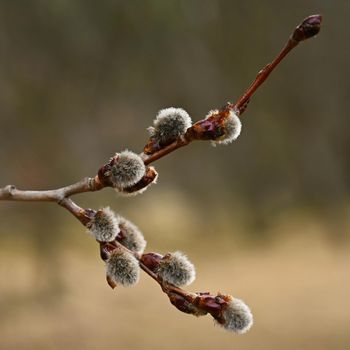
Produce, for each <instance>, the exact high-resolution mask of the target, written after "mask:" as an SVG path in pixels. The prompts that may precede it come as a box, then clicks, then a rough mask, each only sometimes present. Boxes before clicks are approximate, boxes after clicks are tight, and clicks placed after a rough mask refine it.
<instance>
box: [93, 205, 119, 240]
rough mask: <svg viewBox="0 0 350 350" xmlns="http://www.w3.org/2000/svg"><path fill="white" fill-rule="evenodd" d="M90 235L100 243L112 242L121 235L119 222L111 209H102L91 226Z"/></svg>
mask: <svg viewBox="0 0 350 350" xmlns="http://www.w3.org/2000/svg"><path fill="white" fill-rule="evenodd" d="M89 233H90V234H91V235H92V236H93V237H95V239H97V240H98V241H100V242H111V241H113V240H114V239H115V238H116V237H117V235H118V233H119V220H118V219H117V217H116V216H115V214H114V212H113V211H112V210H111V209H110V208H109V207H106V208H102V209H100V210H99V211H98V212H97V213H96V214H95V216H94V218H93V219H92V220H91V222H90V224H89Z"/></svg>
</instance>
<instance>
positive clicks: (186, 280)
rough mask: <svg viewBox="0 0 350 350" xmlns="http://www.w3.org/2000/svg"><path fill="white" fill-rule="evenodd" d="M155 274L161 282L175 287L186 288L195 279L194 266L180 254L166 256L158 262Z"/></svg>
mask: <svg viewBox="0 0 350 350" xmlns="http://www.w3.org/2000/svg"><path fill="white" fill-rule="evenodd" d="M157 274H158V276H159V277H160V278H162V279H163V281H165V282H167V283H171V284H173V285H174V286H177V287H181V286H187V285H189V284H191V283H192V282H193V281H194V280H195V278H196V270H195V267H194V265H193V264H192V263H191V262H190V261H189V260H188V258H187V257H186V255H184V254H183V253H181V252H175V253H170V254H166V255H165V256H164V257H163V259H162V260H161V261H160V262H159V266H158V269H157Z"/></svg>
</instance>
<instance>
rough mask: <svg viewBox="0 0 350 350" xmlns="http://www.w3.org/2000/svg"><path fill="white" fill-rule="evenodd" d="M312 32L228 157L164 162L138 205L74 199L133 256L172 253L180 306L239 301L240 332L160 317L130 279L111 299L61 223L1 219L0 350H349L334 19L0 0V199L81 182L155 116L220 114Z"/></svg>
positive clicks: (338, 7) (162, 301) (220, 8)
mask: <svg viewBox="0 0 350 350" xmlns="http://www.w3.org/2000/svg"><path fill="white" fill-rule="evenodd" d="M315 13H321V14H323V16H324V25H323V28H322V30H321V34H320V35H319V36H318V37H317V38H316V39H312V40H310V41H309V42H307V43H302V44H301V45H300V46H299V47H298V48H297V49H295V51H293V52H292V54H291V55H290V56H289V57H288V58H287V60H286V61H284V62H283V64H282V65H281V66H280V67H279V68H278V69H277V71H275V72H274V73H273V74H272V76H271V77H270V79H269V80H268V81H267V82H266V83H265V84H264V86H263V88H262V89H261V90H259V91H258V93H257V94H256V96H254V98H253V100H252V101H251V104H250V105H249V107H248V110H247V112H246V113H245V114H244V116H243V120H242V121H243V132H242V135H241V137H240V138H239V139H238V141H237V142H235V143H234V144H232V145H229V146H219V147H216V148H214V147H211V146H210V144H209V143H204V142H198V143H194V144H191V145H190V146H189V147H186V148H183V149H180V150H178V151H177V152H175V153H173V154H171V155H169V156H168V157H165V158H164V159H162V160H160V161H159V162H157V163H156V164H155V165H156V168H157V170H158V171H159V173H160V177H159V181H158V184H157V185H156V186H154V187H152V188H151V189H150V190H148V191H147V192H146V193H145V194H143V195H142V196H137V197H134V198H119V197H117V196H116V194H115V193H114V192H113V191H112V190H104V191H101V192H98V193H93V194H92V193H90V194H82V195H79V196H76V197H75V200H76V201H77V203H78V204H79V205H81V206H84V207H90V208H95V209H96V208H99V207H102V206H107V205H109V206H111V208H112V209H114V210H115V211H117V212H118V213H120V214H122V215H123V216H125V217H127V218H128V219H130V220H132V221H133V222H134V223H136V224H137V225H138V226H139V227H140V228H141V229H142V230H143V232H144V233H145V236H146V239H147V240H148V248H147V249H148V251H158V252H161V253H165V252H168V251H175V250H181V251H183V252H185V253H186V254H188V256H189V257H190V259H191V260H192V261H193V262H194V263H195V265H196V267H197V280H196V281H195V283H194V284H193V286H190V288H189V289H191V290H194V291H198V290H201V291H212V292H213V293H215V292H217V291H218V290H220V291H222V292H226V293H230V294H233V295H234V296H237V297H239V298H242V299H243V300H245V301H246V302H247V303H248V304H249V305H250V307H251V308H252V311H253V313H254V316H255V325H254V327H253V328H252V329H251V331H250V332H249V333H247V334H245V335H241V336H238V335H235V334H229V333H226V332H224V331H222V330H221V329H219V328H218V327H214V326H213V322H212V320H211V319H210V317H203V318H200V319H196V318H194V317H191V316H188V315H185V314H182V313H180V312H178V311H177V310H176V309H175V308H173V307H172V306H171V305H170V304H169V302H168V300H167V298H166V296H165V295H164V294H162V293H161V291H160V289H159V287H158V286H157V285H155V283H154V282H153V281H151V280H150V279H149V278H147V276H145V275H143V276H142V279H141V281H140V283H139V285H138V286H137V287H134V288H131V289H123V288H118V290H116V291H112V290H111V289H110V288H109V287H108V286H107V284H106V283H105V271H104V265H103V263H102V261H100V260H99V255H98V249H97V246H96V244H95V242H94V241H93V239H92V238H91V237H89V236H88V235H87V234H86V232H85V229H84V228H83V227H82V226H81V225H80V224H79V223H78V222H77V221H76V220H75V219H74V218H73V217H71V216H70V215H69V213H67V212H65V211H64V210H62V209H61V208H59V207H58V206H57V205H53V204H47V203H32V204H30V203H20V202H17V203H11V202H2V203H0V349H2V350H3V349H4V350H5V349H6V350H10V349H36V350H40V349H62V348H63V347H64V348H65V349H67V350H68V349H100V350H104V349H110V348H111V347H112V346H115V347H118V348H121V349H140V348H142V349H160V348H162V349H163V348H166V349H175V348H176V349H179V348H181V349H198V348H200V349H203V350H205V349H212V348H213V347H219V346H220V347H223V348H230V347H234V348H237V349H242V350H244V349H261V350H263V349H269V350H273V349H284V350H289V349H291V350H292V349H293V350H294V349H318V350H323V349H332V350H334V349H348V348H349V346H350V330H349V325H350V312H349V307H350V301H349V298H348V297H349V294H350V280H349V268H350V255H349V253H350V240H349V232H350V196H349V194H350V159H349V153H350V152H349V151H350V138H349V136H348V135H349V126H350V123H349V102H348V101H349V96H348V93H349V88H350V86H349V59H350V50H349V34H350V31H349V28H348V16H349V14H350V3H349V1H346V0H336V1H329V0H310V1H303V0H294V1H289V2H282V1H278V0H269V1H265V0H247V1H234V0H232V1H229V0H220V1H219V0H201V1H199V0H177V1H175V0H168V1H161V0H144V1H136V0H135V1H117V0H114V1H112V0H102V1H98V2H97V1H82V0H75V1H67V0H51V1H44V0H32V1H18V0H16V1H15V0H12V1H1V3H0V76H1V79H0V139H1V146H0V163H1V164H2V166H1V171H0V186H5V185H6V184H10V183H11V184H14V185H16V186H17V187H18V188H21V189H49V188H56V187H60V186H63V185H67V184H70V183H72V182H75V181H77V180H79V179H80V178H82V177H84V176H93V175H95V174H96V171H97V169H98V168H99V167H100V166H101V165H102V164H104V163H105V162H106V161H107V160H108V158H109V157H110V156H112V155H113V154H114V153H115V152H116V151H120V150H123V149H125V148H128V149H130V150H133V151H135V152H140V151H141V150H142V148H143V146H144V144H145V143H146V141H147V132H146V128H147V127H148V126H150V125H151V123H152V120H153V119H154V117H155V115H156V113H157V111H158V110H159V109H161V108H165V107H170V106H175V107H182V108H184V109H186V110H187V111H188V112H189V113H190V114H191V116H192V117H193V119H194V120H198V119H201V118H203V117H204V116H205V115H206V113H207V112H208V111H209V110H211V109H213V108H217V107H221V106H222V105H223V104H224V103H225V102H227V101H232V102H234V101H235V99H236V98H238V97H239V96H240V94H242V92H243V91H244V89H245V88H246V87H247V86H248V85H249V84H250V82H251V81H252V80H253V79H254V77H255V75H256V73H257V72H258V70H259V69H261V68H262V67H263V66H264V65H265V64H267V63H268V62H269V61H270V60H271V59H272V58H273V57H274V55H275V54H276V53H277V52H278V50H279V49H280V48H281V47H282V45H283V44H284V42H285V41H286V39H287V38H288V36H289V34H290V33H291V32H292V30H293V28H294V27H295V26H296V25H297V24H298V23H299V22H300V21H301V20H302V19H303V18H304V17H306V16H308V15H310V14H315Z"/></svg>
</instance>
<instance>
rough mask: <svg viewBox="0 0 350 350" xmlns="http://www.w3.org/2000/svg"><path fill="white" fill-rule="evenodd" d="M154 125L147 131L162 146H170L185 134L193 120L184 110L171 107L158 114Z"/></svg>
mask: <svg viewBox="0 0 350 350" xmlns="http://www.w3.org/2000/svg"><path fill="white" fill-rule="evenodd" d="M153 125H154V127H149V128H148V129H147V130H148V131H149V133H150V135H151V137H152V138H154V139H155V140H157V141H158V142H159V143H160V144H169V143H171V142H173V141H175V140H176V139H177V138H179V137H180V136H182V135H184V134H185V132H186V130H187V129H188V128H189V127H191V125H192V120H191V117H190V116H189V115H188V113H187V112H186V111H185V110H183V109H182V108H174V107H170V108H165V109H162V110H160V111H159V112H158V114H157V117H156V119H155V120H154V121H153Z"/></svg>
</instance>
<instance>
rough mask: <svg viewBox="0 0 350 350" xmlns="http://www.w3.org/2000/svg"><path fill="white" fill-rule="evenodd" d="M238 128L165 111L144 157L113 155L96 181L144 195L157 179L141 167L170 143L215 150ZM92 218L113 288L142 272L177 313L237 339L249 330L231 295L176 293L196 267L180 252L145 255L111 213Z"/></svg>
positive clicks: (222, 116)
mask: <svg viewBox="0 0 350 350" xmlns="http://www.w3.org/2000/svg"><path fill="white" fill-rule="evenodd" d="M241 127H242V126H241V122H240V119H239V118H238V116H237V115H236V114H235V113H234V112H233V111H229V112H227V111H226V112H224V111H219V110H214V111H210V112H209V113H208V115H207V117H206V119H204V120H203V121H200V122H197V123H195V124H192V120H191V117H190V116H189V114H188V113H187V112H186V111H185V110H183V109H181V108H173V107H171V108H166V109H163V110H161V111H159V113H158V114H157V116H156V118H155V119H154V121H153V126H151V127H149V128H148V132H149V134H150V139H149V142H148V144H147V145H146V147H145V149H144V153H143V154H141V155H138V154H136V153H134V152H132V151H129V150H124V151H121V152H119V153H116V154H115V155H114V156H113V157H112V158H111V159H110V160H109V162H108V163H107V164H105V165H104V166H103V167H101V169H100V170H99V173H98V178H99V181H100V182H101V183H102V184H103V185H104V186H110V187H113V188H114V189H115V190H116V191H117V192H118V193H119V194H122V195H135V194H139V193H142V192H143V191H145V190H146V189H147V188H148V187H149V186H150V185H151V184H154V183H155V182H156V180H157V178H158V173H157V172H156V170H155V169H154V168H153V167H150V166H146V165H145V160H147V157H148V156H150V155H152V154H153V153H154V152H157V151H161V150H162V149H164V148H166V147H167V146H169V145H170V144H172V143H173V142H178V141H179V140H182V141H183V140H185V141H188V140H190V139H191V138H193V139H202V140H210V141H211V142H212V144H213V145H214V146H215V145H217V144H228V143H230V142H232V141H233V140H235V139H236V138H237V137H238V136H239V134H240V132H241ZM90 216H91V219H90V220H89V222H88V223H87V224H86V226H87V227H88V231H89V233H90V234H91V235H92V236H93V237H94V238H95V239H96V241H97V242H98V243H99V244H100V250H101V257H102V259H103V260H104V261H105V263H106V278H107V282H108V284H109V285H110V286H111V287H112V288H114V287H116V286H118V285H120V286H124V287H129V286H133V285H135V284H136V283H137V282H138V281H139V278H140V267H142V268H143V269H144V270H145V271H146V272H147V273H149V274H151V275H152V277H153V278H154V279H156V280H157V281H158V283H159V284H160V285H161V286H162V289H163V291H164V292H165V293H167V295H168V297H169V299H170V302H171V303H172V304H173V305H174V306H175V307H177V308H178V309H179V310H181V311H183V312H185V313H189V314H193V315H195V316H202V315H205V314H208V313H209V314H211V315H212V316H213V318H214V320H215V322H216V323H217V324H218V325H220V326H222V327H223V328H224V329H227V330H230V331H234V332H236V333H244V332H245V331H247V330H248V329H249V328H250V327H251V325H252V322H253V317H252V315H251V312H250V310H249V308H248V306H247V305H246V304H244V303H243V302H242V301H241V300H239V299H236V298H233V297H231V296H229V295H221V294H219V295H217V296H212V295H209V294H208V293H195V294H194V293H189V292H185V291H183V290H182V289H180V288H181V287H183V286H188V285H189V284H191V283H192V282H193V281H194V280H195V278H196V270H195V267H194V265H193V263H192V262H191V261H190V260H189V259H188V258H187V256H186V255H185V254H183V253H182V252H179V251H176V252H173V253H167V254H164V255H162V254H159V253H144V250H145V248H146V240H145V238H144V236H143V234H142V232H141V231H140V230H139V228H138V227H137V226H136V225H134V224H133V223H132V222H130V221H129V220H127V219H126V218H124V217H122V216H121V215H118V214H115V213H114V212H113V211H112V210H111V209H110V208H109V207H106V208H102V209H100V210H98V211H95V212H93V215H90Z"/></svg>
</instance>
